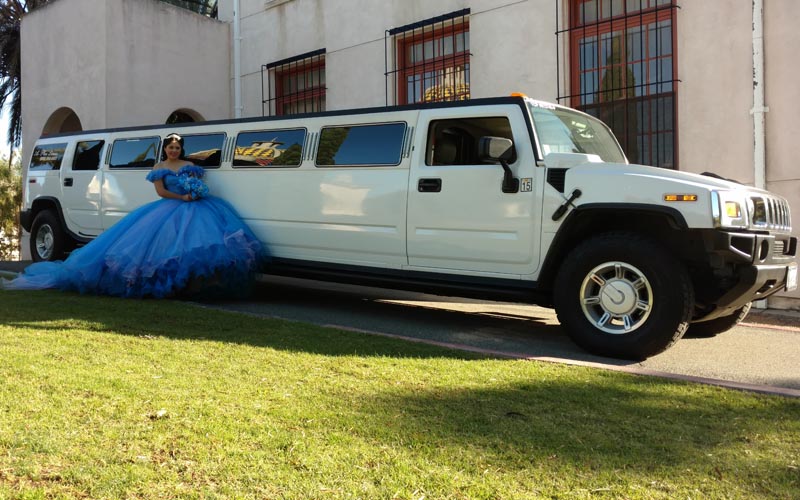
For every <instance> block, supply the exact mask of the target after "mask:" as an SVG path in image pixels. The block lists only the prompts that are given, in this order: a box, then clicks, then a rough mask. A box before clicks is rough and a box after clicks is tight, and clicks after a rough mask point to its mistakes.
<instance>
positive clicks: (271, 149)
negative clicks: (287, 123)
mask: <svg viewBox="0 0 800 500" xmlns="http://www.w3.org/2000/svg"><path fill="white" fill-rule="evenodd" d="M305 140H306V131H305V129H293V130H259V131H256V132H242V133H241V134H239V136H238V137H237V138H236V152H235V153H234V156H233V166H234V167H296V166H298V165H300V163H302V161H303V145H304V144H305Z"/></svg>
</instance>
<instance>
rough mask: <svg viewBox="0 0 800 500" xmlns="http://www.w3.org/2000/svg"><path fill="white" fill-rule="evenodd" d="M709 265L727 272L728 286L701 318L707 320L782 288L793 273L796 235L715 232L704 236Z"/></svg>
mask: <svg viewBox="0 0 800 500" xmlns="http://www.w3.org/2000/svg"><path fill="white" fill-rule="evenodd" d="M706 249H707V250H708V251H710V253H711V255H712V257H711V265H712V267H713V268H715V269H718V270H723V271H725V272H726V273H729V274H730V276H729V278H728V281H729V282H732V283H733V285H732V286H728V287H725V291H724V293H722V295H721V296H719V298H718V299H716V300H715V301H714V304H713V305H714V307H713V308H712V309H711V310H710V311H709V310H708V309H707V311H708V314H706V315H704V316H703V317H702V318H695V321H698V320H699V321H704V320H710V319H714V318H718V317H722V316H727V315H729V314H732V313H733V312H734V311H736V310H737V309H740V308H742V307H743V306H744V305H745V304H747V303H748V302H752V301H754V300H762V299H765V298H767V297H769V296H770V295H772V294H774V293H778V292H780V291H783V290H786V288H787V281H789V278H790V277H792V276H793V277H794V279H795V280H796V276H797V263H796V261H795V260H796V259H795V257H796V255H797V238H795V237H793V236H788V235H785V236H784V235H778V236H776V235H772V234H749V233H725V232H719V231H715V232H714V233H712V234H710V235H708V237H707V238H706Z"/></svg>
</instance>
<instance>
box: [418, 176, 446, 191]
mask: <svg viewBox="0 0 800 500" xmlns="http://www.w3.org/2000/svg"><path fill="white" fill-rule="evenodd" d="M441 190H442V180H441V179H420V180H419V182H418V183H417V191H419V192H420V193H438V192H440V191H441Z"/></svg>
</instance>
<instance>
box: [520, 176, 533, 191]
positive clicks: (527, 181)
mask: <svg viewBox="0 0 800 500" xmlns="http://www.w3.org/2000/svg"><path fill="white" fill-rule="evenodd" d="M519 190H520V191H521V192H523V193H526V192H527V193H530V192H531V191H533V179H532V178H531V177H523V178H522V179H520V180H519Z"/></svg>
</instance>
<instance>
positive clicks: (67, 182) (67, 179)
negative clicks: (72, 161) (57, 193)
mask: <svg viewBox="0 0 800 500" xmlns="http://www.w3.org/2000/svg"><path fill="white" fill-rule="evenodd" d="M64 185H65V186H67V187H71V186H72V177H64Z"/></svg>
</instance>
